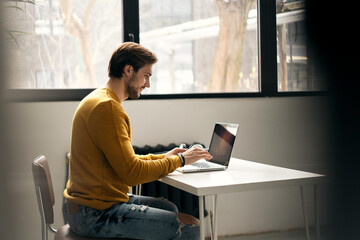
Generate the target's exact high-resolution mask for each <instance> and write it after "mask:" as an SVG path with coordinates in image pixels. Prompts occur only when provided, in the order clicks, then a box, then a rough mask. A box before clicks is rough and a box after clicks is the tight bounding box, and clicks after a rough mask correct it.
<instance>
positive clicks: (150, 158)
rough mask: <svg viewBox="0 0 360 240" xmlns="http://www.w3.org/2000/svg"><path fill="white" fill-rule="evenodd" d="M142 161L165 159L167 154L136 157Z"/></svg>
mask: <svg viewBox="0 0 360 240" xmlns="http://www.w3.org/2000/svg"><path fill="white" fill-rule="evenodd" d="M136 156H137V157H138V158H139V159H142V160H157V159H161V158H164V157H165V154H147V155H136Z"/></svg>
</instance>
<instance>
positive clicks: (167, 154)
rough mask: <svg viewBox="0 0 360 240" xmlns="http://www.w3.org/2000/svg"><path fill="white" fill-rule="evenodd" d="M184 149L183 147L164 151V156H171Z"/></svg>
mask: <svg viewBox="0 0 360 240" xmlns="http://www.w3.org/2000/svg"><path fill="white" fill-rule="evenodd" d="M185 151H186V149H184V148H174V149H173V150H171V151H169V152H167V153H165V157H171V156H173V155H176V154H178V153H183V152H185Z"/></svg>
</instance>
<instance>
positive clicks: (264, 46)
mask: <svg viewBox="0 0 360 240" xmlns="http://www.w3.org/2000/svg"><path fill="white" fill-rule="evenodd" d="M258 16H260V17H259V21H258V24H259V26H258V31H259V76H260V77H259V79H260V81H259V82H260V91H261V92H262V94H263V95H265V96H275V95H276V94H277V92H278V91H277V60H276V56H277V47H276V5H275V1H274V0H259V2H258Z"/></svg>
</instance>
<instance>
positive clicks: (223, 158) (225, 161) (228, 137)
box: [176, 123, 239, 173]
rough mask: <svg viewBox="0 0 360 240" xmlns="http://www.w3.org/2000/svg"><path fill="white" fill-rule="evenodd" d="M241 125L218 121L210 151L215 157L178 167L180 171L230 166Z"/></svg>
mask: <svg viewBox="0 0 360 240" xmlns="http://www.w3.org/2000/svg"><path fill="white" fill-rule="evenodd" d="M238 127H239V125H238V124H235V123H216V124H215V127H214V131H213V134H212V137H211V141H210V146H209V153H210V154H211V155H212V156H213V159H211V160H210V161H206V160H205V159H200V160H199V161H197V162H195V163H193V164H190V165H185V166H184V167H180V168H178V169H176V170H177V171H179V172H183V173H188V172H206V171H219V170H225V169H227V167H228V166H229V162H230V158H231V152H232V149H233V146H234V142H235V137H236V133H237V130H238Z"/></svg>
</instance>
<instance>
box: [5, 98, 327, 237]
mask: <svg viewBox="0 0 360 240" xmlns="http://www.w3.org/2000/svg"><path fill="white" fill-rule="evenodd" d="M77 105H78V102H42V103H9V105H8V107H9V109H10V113H9V116H11V138H10V139H9V140H8V141H9V142H10V144H11V146H12V151H11V153H12V156H11V161H12V163H13V164H12V169H9V171H10V172H11V174H10V175H11V181H10V186H9V187H10V188H11V189H12V190H11V193H12V194H13V199H15V201H14V203H13V204H14V205H16V206H17V210H16V212H17V213H18V214H17V218H18V219H17V222H18V223H19V226H21V229H22V230H21V231H19V232H18V234H19V239H20V237H21V238H23V239H33V240H37V239H40V215H39V212H38V207H37V202H36V197H35V193H34V186H33V179H32V173H31V162H32V160H33V159H34V158H35V157H36V156H38V155H40V154H43V155H46V156H47V157H48V159H49V161H50V168H51V171H52V178H53V184H54V188H55V191H56V212H55V215H56V220H55V226H59V225H60V224H62V214H61V202H62V190H63V187H64V181H65V153H66V152H67V151H68V150H69V145H70V129H71V120H72V116H73V113H74V111H75V109H76V107H77ZM123 105H124V108H125V110H126V111H127V113H128V115H129V116H130V119H131V123H132V130H133V144H134V145H137V146H144V145H145V144H149V145H156V144H159V143H160V144H165V145H166V144H168V143H171V142H175V143H181V142H188V143H191V142H194V141H198V142H201V143H205V144H206V145H208V143H209V140H210V137H211V132H212V130H213V126H214V122H216V121H221V122H236V123H239V124H240V128H239V132H238V137H237V139H236V142H235V148H234V152H233V156H235V157H238V158H242V159H247V160H252V161H256V162H262V163H268V164H273V165H278V166H284V167H290V168H295V169H300V170H307V171H312V172H319V173H328V172H329V170H330V169H331V164H330V161H328V159H330V157H331V155H332V152H331V148H330V146H329V139H330V136H331V134H330V132H329V121H328V111H329V106H328V105H327V101H326V98H325V97H290V98H285V97H284V98H240V99H182V100H140V101H126V102H125V103H124V104H123ZM305 190H306V191H305V192H306V194H307V199H306V200H307V203H308V204H309V209H308V210H309V214H311V213H312V212H311V211H312V210H313V205H312V199H313V192H312V188H311V187H306V188H305ZM320 193H321V196H320V197H321V199H320V201H321V205H320V207H321V208H320V211H322V212H321V214H322V215H321V217H322V218H321V222H322V223H323V224H326V223H327V221H326V219H327V214H326V206H327V205H326V201H324V200H325V199H326V197H327V196H326V193H327V190H326V186H323V187H321V188H320ZM299 194H300V193H299V189H294V188H283V189H266V190H264V191H251V192H246V193H241V194H239V193H234V194H225V195H221V196H220V197H219V219H218V220H219V221H218V222H219V233H220V235H233V234H245V233H254V232H265V231H275V230H287V229H292V228H298V227H302V225H303V219H302V212H301V202H300V195H299ZM310 222H311V223H313V217H312V215H311V216H310Z"/></svg>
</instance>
